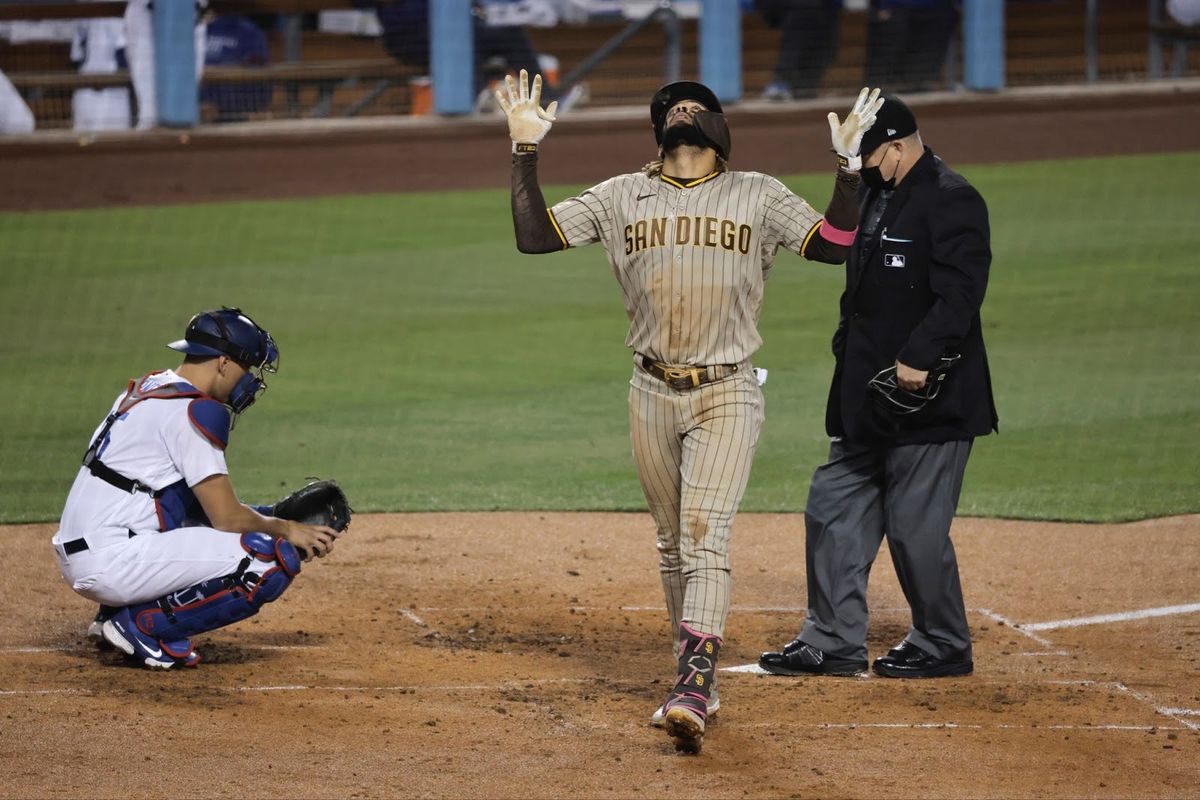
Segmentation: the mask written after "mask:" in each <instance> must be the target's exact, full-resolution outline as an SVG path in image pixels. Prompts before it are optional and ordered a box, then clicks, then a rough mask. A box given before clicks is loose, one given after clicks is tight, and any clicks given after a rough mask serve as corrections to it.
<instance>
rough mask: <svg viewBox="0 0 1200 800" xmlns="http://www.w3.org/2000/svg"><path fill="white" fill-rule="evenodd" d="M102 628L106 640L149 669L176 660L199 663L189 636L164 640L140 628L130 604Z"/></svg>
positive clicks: (192, 663) (184, 662)
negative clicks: (143, 631) (134, 620)
mask: <svg viewBox="0 0 1200 800" xmlns="http://www.w3.org/2000/svg"><path fill="white" fill-rule="evenodd" d="M100 631H101V635H102V636H103V637H104V640H105V641H106V642H108V643H109V644H110V645H112V646H113V647H115V648H116V649H118V650H120V651H121V652H122V653H124V654H125V655H127V656H129V657H130V658H132V659H134V660H136V661H140V662H141V663H142V664H143V665H145V666H146V667H149V668H150V669H170V668H171V667H173V666H175V665H177V664H178V665H180V666H185V667H194V666H196V665H197V664H199V663H200V656H199V655H197V654H196V651H195V650H193V649H192V645H191V642H189V641H187V640H186V639H181V640H179V641H174V642H161V641H159V640H158V639H155V638H153V637H150V636H147V635H146V634H144V633H142V632H141V631H140V630H138V628H137V625H135V624H134V622H133V615H132V614H130V613H129V609H128V608H123V609H121V610H120V611H118V612H117V613H116V614H114V615H113V616H112V618H110V619H108V620H106V621H105V622H104V623H103V624H102V625H101V626H100Z"/></svg>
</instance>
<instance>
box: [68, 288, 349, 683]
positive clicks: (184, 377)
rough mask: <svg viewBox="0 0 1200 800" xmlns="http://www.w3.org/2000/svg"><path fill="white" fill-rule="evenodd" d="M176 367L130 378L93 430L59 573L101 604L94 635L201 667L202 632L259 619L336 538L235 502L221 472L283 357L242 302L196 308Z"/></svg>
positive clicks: (150, 660)
mask: <svg viewBox="0 0 1200 800" xmlns="http://www.w3.org/2000/svg"><path fill="white" fill-rule="evenodd" d="M168 346H169V347H171V348H172V349H174V350H178V351H180V352H182V353H184V354H185V355H184V360H183V364H182V365H181V366H180V367H178V368H177V369H174V370H170V369H168V370H163V371H161V372H152V373H150V374H149V375H145V376H143V377H141V378H138V379H136V380H132V381H130V382H129V386H128V389H127V390H126V391H125V392H122V393H121V394H120V395H119V396H118V397H117V399H116V402H115V403H113V407H112V411H111V412H110V413H109V415H108V416H107V417H106V418H105V420H104V421H103V422H102V423H101V424H100V426H99V427H98V428H97V429H96V431H95V433H94V434H93V435H92V438H91V443H90V444H89V446H88V449H87V452H86V454H85V455H84V457H83V464H82V466H81V467H80V469H79V473H78V474H77V475H76V477H75V483H74V485H73V486H72V487H71V492H70V494H69V495H68V496H67V502H66V506H65V508H64V509H63V514H62V520H61V522H60V524H59V529H58V531H57V532H56V533H55V534H54V538H53V545H54V549H55V551H56V553H57V555H58V561H59V568H60V570H61V572H62V575H63V578H64V579H65V580H66V581H67V583H69V584H70V585H71V588H72V589H74V590H75V591H76V592H78V593H79V594H81V595H83V596H84V597H86V598H88V599H89V600H92V601H94V602H96V603H100V604H101V608H100V613H99V614H98V615H97V617H96V619H95V620H94V621H93V623H92V626H91V628H89V631H88V633H89V636H91V637H93V638H95V639H97V640H99V641H101V642H103V643H107V644H108V645H111V646H113V647H115V648H117V649H119V650H121V651H122V652H124V653H125V654H126V655H127V656H129V657H131V658H133V659H135V660H137V661H139V662H141V663H142V664H144V665H145V666H147V667H151V668H159V669H170V668H171V667H173V666H176V665H182V666H187V667H194V666H196V665H197V664H198V663H199V661H200V656H199V655H198V654H197V653H196V651H195V649H194V648H193V647H192V643H191V637H192V636H193V635H194V634H197V633H202V632H204V631H210V630H213V629H215V628H220V627H223V626H225V625H229V624H231V623H234V622H237V621H238V620H242V619H245V618H246V617H249V616H252V615H254V614H256V613H258V610H259V608H261V606H262V605H263V604H264V603H269V602H271V601H272V600H274V599H276V598H277V597H279V595H280V594H282V593H283V591H284V590H285V589H287V587H288V586H289V585H290V584H291V582H292V578H294V577H295V576H296V575H297V574H298V573H299V572H300V563H301V561H302V560H310V559H311V558H312V557H313V556H325V555H327V554H328V553H329V552H330V550H331V549H332V548H333V542H334V538H335V537H336V536H337V535H338V532H337V531H335V530H334V529H333V528H331V527H329V526H328V525H309V524H303V523H299V522H293V521H289V520H286V519H280V518H278V517H276V516H267V515H264V513H262V512H263V511H267V508H266V507H251V506H247V505H245V504H244V503H242V502H241V501H239V500H238V498H237V495H236V494H235V493H234V490H233V484H232V483H231V482H230V480H229V470H228V468H227V467H226V464H225V447H226V444H227V443H228V441H229V433H230V431H231V430H232V429H233V425H234V422H235V420H236V419H237V416H238V415H239V414H241V413H242V412H243V411H245V410H246V409H247V408H249V407H250V405H251V404H253V403H254V401H255V399H256V398H257V397H258V395H259V394H260V393H261V392H262V391H264V390H265V389H266V382H265V381H264V379H263V373H265V372H274V371H275V369H276V365H277V364H278V360H279V350H278V348H277V347H276V345H275V340H274V339H272V338H271V335H270V334H269V333H267V332H266V331H265V330H263V329H262V328H261V327H259V326H258V325H257V324H256V323H255V322H254V321H253V320H251V319H250V317H248V316H246V315H245V314H243V313H242V312H241V311H239V310H238V309H236V308H233V309H231V308H223V309H220V310H216V311H205V312H202V313H200V314H197V315H196V316H195V317H193V318H192V320H191V321H190V322H189V323H188V326H187V330H186V332H185V334H184V338H183V339H180V340H179V341H176V342H172V343H171V344H170V345H168Z"/></svg>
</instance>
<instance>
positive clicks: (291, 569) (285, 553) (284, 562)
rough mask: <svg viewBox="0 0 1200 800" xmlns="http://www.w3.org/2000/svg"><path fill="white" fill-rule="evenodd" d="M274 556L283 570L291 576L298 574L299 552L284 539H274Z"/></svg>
mask: <svg viewBox="0 0 1200 800" xmlns="http://www.w3.org/2000/svg"><path fill="white" fill-rule="evenodd" d="M275 558H276V560H277V561H279V566H280V567H282V568H283V571H284V572H286V573H287V574H288V575H291V576H292V577H293V578H294V577H296V576H297V575H299V574H300V554H299V553H298V552H296V548H295V547H293V546H292V543H291V542H289V541H287V540H286V539H276V540H275Z"/></svg>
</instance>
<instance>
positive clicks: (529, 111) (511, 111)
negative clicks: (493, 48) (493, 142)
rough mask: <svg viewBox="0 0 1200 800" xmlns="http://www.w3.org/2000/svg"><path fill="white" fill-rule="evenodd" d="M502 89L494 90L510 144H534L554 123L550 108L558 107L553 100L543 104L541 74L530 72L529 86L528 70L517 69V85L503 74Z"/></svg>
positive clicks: (552, 109)
mask: <svg viewBox="0 0 1200 800" xmlns="http://www.w3.org/2000/svg"><path fill="white" fill-rule="evenodd" d="M504 84H505V89H504V90H501V89H497V90H496V100H497V102H499V103H500V108H501V110H502V111H504V113H505V115H506V116H507V117H508V135H509V136H511V137H512V140H513V143H514V144H537V143H538V142H540V141H541V140H542V138H543V137H544V136H545V135H546V132H547V131H549V130H550V126H551V125H552V124H553V123H554V119H555V117H554V112H555V111H557V110H558V101H557V100H555V101H554V102H553V103H551V104H550V105H548V106H546V107H545V108H542V107H541V105H540V104H541V102H542V76H541V75H534V76H533V89H532V91H531V90H530V88H529V73H528V72H526V71H525V70H521V85H520V86H519V87H518V86H517V84H516V82H515V81H514V80H513V78H512V76H511V75H506V76H504Z"/></svg>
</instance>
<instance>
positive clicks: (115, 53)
mask: <svg viewBox="0 0 1200 800" xmlns="http://www.w3.org/2000/svg"><path fill="white" fill-rule="evenodd" d="M71 61H72V62H73V63H75V64H77V65H78V67H79V72H80V74H82V75H107V74H109V73H113V72H116V71H117V70H121V69H125V25H124V23H123V22H122V21H121V19H120V18H113V19H84V20H80V21H79V24H78V25H77V26H76V28H75V35H74V37H73V38H72V39H71ZM71 115H72V118H73V121H74V129H75V130H77V131H120V130H125V129H127V128H129V121H130V111H129V90H128V89H126V88H124V87H120V86H110V87H106V88H103V89H76V90H75V92H74V93H73V94H72V96H71Z"/></svg>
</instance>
